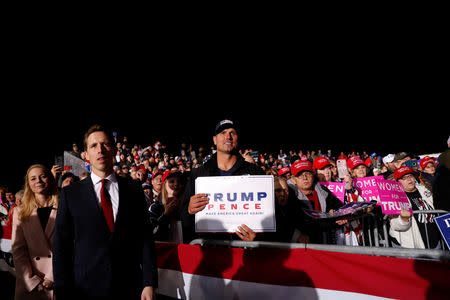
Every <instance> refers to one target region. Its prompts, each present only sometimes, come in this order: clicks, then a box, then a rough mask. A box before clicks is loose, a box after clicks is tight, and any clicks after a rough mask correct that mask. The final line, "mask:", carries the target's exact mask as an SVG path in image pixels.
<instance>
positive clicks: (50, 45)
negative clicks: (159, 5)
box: [0, 26, 450, 188]
mask: <svg viewBox="0 0 450 300" xmlns="http://www.w3.org/2000/svg"><path fill="white" fill-rule="evenodd" d="M205 27H207V26H205ZM202 28H203V29H204V27H202ZM291 29H292V28H291ZM403 29H404V30H400V29H398V30H397V31H394V32H392V31H389V30H384V31H382V32H383V34H381V32H378V31H377V30H375V29H374V28H371V29H368V30H363V29H361V30H359V31H357V30H355V28H352V30H351V31H346V30H342V31H339V30H336V29H334V28H332V27H331V28H323V29H322V30H318V29H316V30H315V31H305V30H304V29H302V30H300V29H299V30H291V31H289V32H285V31H277V30H267V28H266V27H264V28H258V27H251V26H250V27H246V28H245V30H243V29H242V28H241V30H237V29H230V28H223V27H222V28H221V29H220V30H219V31H217V32H214V31H208V32H206V31H202V30H200V31H196V32H188V31H186V30H182V29H181V30H180V31H179V32H176V36H171V35H162V34H161V35H159V34H156V35H157V36H156V35H154V34H155V30H154V29H152V30H150V33H149V32H144V33H142V35H139V34H135V35H128V32H123V31H121V32H114V33H113V32H112V30H107V29H106V28H103V30H104V31H101V30H100V29H99V28H97V29H96V30H94V32H91V33H90V34H87V35H83V34H81V33H77V31H76V30H74V29H72V31H71V32H66V33H65V34H64V35H58V36H56V35H48V36H45V37H44V36H42V35H38V34H37V33H36V32H34V33H28V34H27V36H26V37H24V36H22V37H21V39H22V40H24V39H26V38H30V40H27V41H26V42H25V43H23V42H21V43H18V44H16V43H10V44H9V47H8V49H7V50H8V53H7V54H6V55H5V63H4V68H3V79H4V80H3V87H4V89H3V97H2V98H3V99H2V105H1V106H2V110H1V118H2V121H1V122H2V126H1V130H0V134H1V135H0V139H1V145H0V148H1V169H0V186H4V185H13V186H14V187H15V188H17V187H20V185H21V184H22V183H23V177H24V175H25V171H26V169H27V168H28V166H30V165H31V164H32V163H36V162H42V163H45V164H47V165H51V164H52V163H53V160H54V156H55V155H58V154H59V155H60V154H62V152H63V151H64V150H69V149H70V148H71V144H72V143H73V142H76V143H78V144H79V145H80V146H81V139H82V136H83V133H84V132H85V131H86V130H87V128H88V127H89V126H90V125H92V124H94V123H101V124H104V125H106V126H109V127H110V128H112V129H114V130H116V131H118V132H119V136H123V135H127V136H128V138H129V141H130V143H132V144H134V143H137V144H142V145H144V146H146V145H147V144H153V143H154V142H155V141H156V140H161V141H162V142H163V143H166V144H168V146H169V147H170V148H169V149H172V150H176V149H177V147H179V145H180V144H181V142H182V141H186V142H188V143H193V144H194V145H198V144H202V145H204V146H210V145H211V144H212V134H213V130H214V126H215V124H216V123H217V122H218V121H220V120H221V119H223V118H232V119H234V120H236V121H238V122H239V125H240V128H241V136H240V138H241V144H243V145H245V146H248V147H252V148H253V149H254V150H260V151H263V152H264V151H272V152H277V151H278V150H279V149H280V148H282V149H284V150H289V149H295V150H299V149H302V150H317V149H322V151H326V150H328V149H332V150H334V151H335V152H338V151H353V150H356V151H364V150H365V151H367V152H368V153H372V152H376V153H378V154H380V155H385V154H387V153H395V152H399V151H408V152H413V153H417V154H423V153H434V152H441V151H443V150H445V149H446V148H447V145H446V142H447V138H448V136H449V133H450V132H449V126H448V99H449V97H448V77H446V75H445V74H446V73H448V71H447V70H448V58H447V55H444V54H445V53H447V50H448V49H447V46H446V44H445V43H444V41H443V40H442V39H439V38H435V36H433V35H430V33H429V32H425V31H414V30H411V31H408V30H406V29H405V28H403ZM87 31H88V30H87V29H84V31H82V32H83V33H86V32H87ZM212 33H213V34H212ZM237 33H239V34H237ZM282 33H284V34H282ZM406 33H408V34H406Z"/></svg>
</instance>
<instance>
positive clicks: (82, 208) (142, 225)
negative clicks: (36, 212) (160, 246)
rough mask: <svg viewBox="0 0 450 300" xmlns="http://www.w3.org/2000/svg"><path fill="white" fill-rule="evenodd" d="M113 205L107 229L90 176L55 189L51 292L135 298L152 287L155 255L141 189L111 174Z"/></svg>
mask: <svg viewBox="0 0 450 300" xmlns="http://www.w3.org/2000/svg"><path fill="white" fill-rule="evenodd" d="M117 180H118V184H119V207H118V212H117V217H116V221H115V223H114V229H113V232H112V233H111V232H110V231H109V228H108V225H107V223H106V220H105V217H104V215H103V211H102V209H101V207H100V205H99V203H98V201H97V198H96V196H95V191H94V185H93V183H92V180H91V177H90V176H88V177H87V178H85V179H84V180H82V181H80V182H77V183H74V184H72V185H70V186H68V187H66V188H64V189H63V190H62V191H61V196H60V200H59V209H58V214H57V217H56V226H55V237H54V244H53V272H54V280H55V281H54V283H55V292H56V296H57V297H58V298H61V299H67V298H74V297H77V298H78V299H82V298H80V297H83V299H84V298H90V297H109V298H112V296H114V298H115V297H117V298H122V299H134V297H136V298H138V297H140V294H141V292H142V288H143V287H144V286H153V287H154V288H156V287H157V284H158V279H157V266H156V254H155V249H154V242H153V238H152V232H151V229H150V223H149V218H148V214H147V210H146V204H145V197H144V193H143V191H142V188H141V187H140V185H139V184H136V183H135V182H133V181H132V180H128V179H123V178H120V177H118V176H117Z"/></svg>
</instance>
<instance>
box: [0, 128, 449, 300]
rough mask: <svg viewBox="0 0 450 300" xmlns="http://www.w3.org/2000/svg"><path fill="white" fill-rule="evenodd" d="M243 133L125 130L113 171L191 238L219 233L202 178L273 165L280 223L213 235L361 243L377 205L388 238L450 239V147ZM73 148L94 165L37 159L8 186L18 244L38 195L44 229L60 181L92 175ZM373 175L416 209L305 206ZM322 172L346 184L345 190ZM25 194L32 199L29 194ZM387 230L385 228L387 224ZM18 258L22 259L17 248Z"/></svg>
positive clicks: (151, 213) (269, 170)
mask: <svg viewBox="0 0 450 300" xmlns="http://www.w3.org/2000/svg"><path fill="white" fill-rule="evenodd" d="M238 134H239V131H238V130H237V129H236V128H235V127H234V125H233V122H232V121H229V120H224V121H222V122H220V123H219V124H218V125H217V126H216V130H215V135H214V137H213V140H214V144H215V145H214V146H213V147H211V148H205V147H199V148H198V149H194V147H193V146H192V145H187V144H185V143H183V144H181V146H180V149H179V150H176V151H169V149H167V148H166V147H165V145H163V144H162V143H160V142H159V141H157V142H156V143H154V144H153V145H151V146H142V145H132V144H131V143H130V142H129V141H128V139H127V138H126V137H122V138H118V137H117V134H114V135H113V136H114V143H115V147H111V149H116V151H117V152H116V153H115V154H116V155H115V156H114V157H113V171H112V172H113V173H114V175H115V176H119V177H123V178H126V179H128V180H131V181H132V182H134V183H135V184H138V185H140V186H141V187H142V190H143V192H144V195H145V201H146V210H147V211H148V218H149V223H150V224H151V230H152V231H153V235H154V238H155V240H157V241H170V242H178V243H181V242H185V243H188V242H190V241H191V240H192V239H194V238H196V237H202V238H210V237H211V235H208V234H206V235H202V234H197V233H196V232H195V230H194V226H193V220H194V215H195V214H196V213H197V212H199V211H201V210H203V209H204V208H205V206H206V204H207V203H208V200H209V199H208V198H207V196H206V195H205V194H196V193H195V178H197V177H200V176H227V175H245V174H251V175H262V174H267V175H273V177H274V194H275V219H276V232H274V233H256V232H254V231H253V230H252V228H250V227H249V226H247V225H246V224H242V225H241V226H238V228H237V230H236V232H235V233H233V234H222V235H218V234H215V235H214V237H213V238H215V239H242V240H245V241H255V240H264V241H277V242H303V243H322V244H341V245H352V246H362V245H366V244H367V243H370V242H371V241H369V240H370V239H371V238H372V237H373V236H372V237H371V235H370V234H367V230H368V228H370V226H369V227H364V226H363V224H362V223H363V222H364V216H366V215H370V217H371V222H375V223H374V224H384V225H385V226H387V228H388V232H389V234H388V236H385V237H382V238H384V239H385V241H386V243H388V246H391V247H406V248H430V249H445V248H446V246H445V245H444V243H443V242H442V239H441V236H440V233H439V231H438V228H437V226H436V224H435V222H434V217H435V216H436V215H435V213H432V212H430V213H428V212H427V211H431V210H436V209H439V210H443V211H450V196H449V191H450V189H449V188H448V186H450V185H449V184H450V179H449V178H450V177H449V170H450V152H449V150H445V151H443V153H440V154H437V155H434V156H423V157H419V156H417V155H414V154H411V153H407V152H400V153H383V154H382V155H378V154H377V153H371V154H368V153H367V152H361V153H359V152H355V151H353V152H350V153H343V152H340V153H334V152H333V151H332V150H328V151H326V152H322V151H321V150H318V151H304V150H298V151H296V150H288V151H285V150H284V149H280V150H279V152H278V153H267V152H261V151H254V150H253V149H239V147H238V142H237V141H238ZM108 147H109V146H108ZM448 147H449V148H450V139H449V144H448ZM85 148H86V145H85ZM69 153H70V154H71V155H73V156H75V157H77V158H79V159H81V161H84V164H85V172H82V173H80V174H78V176H76V175H74V174H73V173H72V172H71V170H70V168H66V167H67V166H63V165H61V164H55V165H53V166H50V168H47V167H46V166H44V165H33V166H31V167H30V168H29V169H28V171H27V174H26V176H25V182H24V189H22V190H19V191H13V190H11V189H10V188H8V187H0V221H1V223H2V232H1V237H2V238H4V239H11V232H13V234H12V235H13V240H14V236H15V237H16V245H15V247H16V248H14V247H13V248H14V249H18V248H17V240H18V233H17V230H16V231H15V229H14V228H17V226H19V225H18V224H19V223H20V222H21V220H22V217H23V215H24V214H28V216H29V215H30V214H31V213H32V212H33V209H35V208H36V207H35V206H36V205H37V215H38V217H39V220H40V222H41V225H42V229H43V231H45V229H46V224H47V222H48V221H49V218H50V214H52V213H53V214H56V212H55V211H56V209H55V207H56V208H57V205H58V198H59V193H60V191H61V190H62V189H63V188H65V187H67V186H70V185H72V184H74V183H75V182H77V181H80V180H83V179H84V178H86V177H88V176H90V167H91V165H90V161H89V160H88V159H87V157H86V152H82V151H80V149H79V148H78V146H77V145H76V144H74V145H73V148H72V149H71V150H70V151H69ZM370 176H382V177H383V178H384V179H387V180H392V181H396V182H399V183H400V184H401V185H402V186H403V189H404V191H405V193H406V196H407V198H408V201H409V202H410V205H411V208H412V210H414V211H415V212H416V213H413V214H411V213H410V211H409V210H406V209H402V210H401V213H400V214H398V215H389V216H385V215H383V213H382V211H381V208H380V207H379V206H376V205H371V206H369V207H368V208H367V207H366V208H365V209H364V211H363V212H362V216H361V218H348V219H346V218H340V219H337V220H336V219H332V218H330V219H329V220H322V219H314V218H311V216H310V215H308V214H307V213H305V212H306V211H308V210H314V211H320V212H324V213H328V214H330V215H333V214H334V212H335V211H336V210H338V209H339V208H340V207H342V206H343V205H344V204H347V203H351V202H364V201H365V199H364V198H363V197H362V195H360V194H359V192H358V190H357V189H355V187H354V185H353V184H352V182H353V181H354V180H355V179H358V178H365V177H370ZM322 182H341V183H343V184H345V195H344V198H343V200H340V199H338V198H337V197H336V196H335V195H334V194H333V193H332V192H331V191H330V190H329V189H328V188H327V187H326V186H325V185H323V184H321V183H322ZM0 185H1V183H0ZM23 197H25V199H26V201H25V202H22V198H23ZM29 199H33V201H30V200H29ZM40 202H42V203H40ZM39 204H42V205H39ZM44 204H45V205H44ZM15 207H19V208H20V209H19V210H18V214H20V216H17V213H16V215H15V214H14V212H15V209H14V208H15ZM53 210H55V211H53ZM13 220H15V222H16V223H14V221H13ZM374 220H375V221H374ZM372 225H373V224H372ZM375 226H378V225H375ZM14 232H15V234H14ZM378 232H379V233H380V234H382V233H383V230H379V231H378ZM13 244H14V243H13ZM13 246H14V245H13ZM17 251H18V250H16V252H17ZM17 253H18V252H17ZM13 255H14V251H13ZM2 258H4V259H5V261H7V262H8V263H9V264H10V265H13V260H12V259H11V256H10V255H9V256H8V254H7V253H2ZM49 258H50V256H49ZM14 259H15V261H19V260H18V257H14ZM37 283H38V285H37V286H36V289H37V291H40V292H47V293H50V291H51V289H52V286H53V281H52V279H49V278H47V277H42V278H40V279H38V281H37ZM16 291H17V290H16Z"/></svg>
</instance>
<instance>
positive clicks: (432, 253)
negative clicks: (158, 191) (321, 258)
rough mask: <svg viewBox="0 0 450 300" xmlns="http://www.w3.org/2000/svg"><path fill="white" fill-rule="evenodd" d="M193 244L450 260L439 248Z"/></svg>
mask: <svg viewBox="0 0 450 300" xmlns="http://www.w3.org/2000/svg"><path fill="white" fill-rule="evenodd" d="M190 244H191V245H200V246H222V247H233V248H246V249H247V248H249V249H250V248H279V249H314V250H324V251H332V252H341V253H351V254H365V255H377V256H389V257H397V258H411V259H433V260H439V261H446V262H449V261H450V251H447V250H439V249H413V248H386V247H370V246H365V247H359V246H342V245H326V244H308V243H280V242H265V241H251V242H250V241H240V240H207V239H195V240H192V241H191V242H190Z"/></svg>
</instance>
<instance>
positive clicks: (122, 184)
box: [113, 176, 128, 234]
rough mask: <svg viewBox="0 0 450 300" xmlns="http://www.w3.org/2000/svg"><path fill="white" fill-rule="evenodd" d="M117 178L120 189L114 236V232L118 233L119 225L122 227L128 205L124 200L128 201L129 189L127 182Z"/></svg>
mask: <svg viewBox="0 0 450 300" xmlns="http://www.w3.org/2000/svg"><path fill="white" fill-rule="evenodd" d="M116 178H117V185H118V187H119V205H118V207H117V216H116V221H115V222H114V228H113V234H114V232H116V228H117V225H118V224H119V226H120V220H121V219H122V214H123V207H124V206H125V205H126V203H125V202H124V201H122V200H123V199H126V196H125V195H126V194H127V187H128V186H127V183H126V181H125V180H123V179H122V178H120V176H116Z"/></svg>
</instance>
